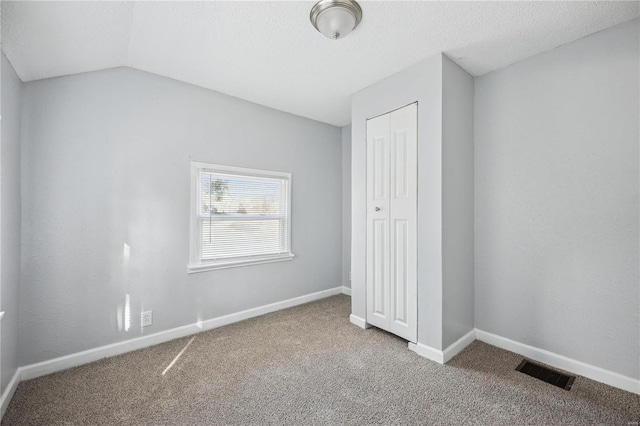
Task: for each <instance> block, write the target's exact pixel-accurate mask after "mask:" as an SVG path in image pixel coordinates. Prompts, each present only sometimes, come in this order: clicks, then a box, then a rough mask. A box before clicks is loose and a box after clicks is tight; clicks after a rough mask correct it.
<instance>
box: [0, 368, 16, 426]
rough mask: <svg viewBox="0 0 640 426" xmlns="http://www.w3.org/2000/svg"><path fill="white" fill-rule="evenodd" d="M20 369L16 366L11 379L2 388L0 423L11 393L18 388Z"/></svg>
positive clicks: (11, 396)
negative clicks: (4, 387) (3, 388)
mask: <svg viewBox="0 0 640 426" xmlns="http://www.w3.org/2000/svg"><path fill="white" fill-rule="evenodd" d="M20 379H21V378H20V369H19V368H18V369H17V370H16V372H15V374H14V375H13V377H12V378H11V381H10V382H9V384H8V385H7V388H6V389H5V390H4V393H3V394H2V396H0V423H2V417H3V416H4V412H5V411H7V407H8V406H9V403H10V402H11V398H13V394H14V393H15V392H16V389H17V388H18V384H19V383H20Z"/></svg>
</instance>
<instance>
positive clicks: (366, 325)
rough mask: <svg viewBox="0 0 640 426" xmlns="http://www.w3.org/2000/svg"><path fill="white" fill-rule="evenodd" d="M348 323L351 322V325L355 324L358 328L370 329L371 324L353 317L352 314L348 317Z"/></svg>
mask: <svg viewBox="0 0 640 426" xmlns="http://www.w3.org/2000/svg"><path fill="white" fill-rule="evenodd" d="M349 321H351V324H355V325H357V326H358V327H360V328H370V327H371V324H369V323H368V322H367V320H365V319H364V318H360V317H358V316H355V315H353V314H351V315H349Z"/></svg>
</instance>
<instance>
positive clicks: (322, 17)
mask: <svg viewBox="0 0 640 426" xmlns="http://www.w3.org/2000/svg"><path fill="white" fill-rule="evenodd" d="M309 19H311V23H312V24H313V26H314V27H316V29H317V30H318V31H320V32H321V33H322V34H323V35H324V36H326V37H328V38H330V39H333V40H337V39H339V38H345V37H346V36H347V35H349V33H351V31H353V30H354V29H355V28H356V27H357V26H358V24H359V23H360V21H361V20H362V9H361V8H360V5H359V4H358V3H356V2H355V1H354V0H320V1H319V2H318V3H316V4H315V5H314V6H313V8H311V14H310V15H309Z"/></svg>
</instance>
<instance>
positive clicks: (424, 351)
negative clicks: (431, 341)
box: [409, 342, 444, 364]
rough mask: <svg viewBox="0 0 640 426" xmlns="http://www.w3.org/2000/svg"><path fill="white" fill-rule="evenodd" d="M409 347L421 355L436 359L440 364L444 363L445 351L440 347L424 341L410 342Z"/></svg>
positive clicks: (432, 359)
mask: <svg viewBox="0 0 640 426" xmlns="http://www.w3.org/2000/svg"><path fill="white" fill-rule="evenodd" d="M409 349H410V350H412V351H414V352H415V353H417V354H418V355H420V356H421V357H424V358H427V359H430V360H431V361H435V362H437V363H438V364H444V352H443V351H441V350H440V349H436V348H432V347H431V346H427V345H425V344H423V343H413V342H409Z"/></svg>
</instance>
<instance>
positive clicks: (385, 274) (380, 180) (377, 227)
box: [367, 104, 418, 342]
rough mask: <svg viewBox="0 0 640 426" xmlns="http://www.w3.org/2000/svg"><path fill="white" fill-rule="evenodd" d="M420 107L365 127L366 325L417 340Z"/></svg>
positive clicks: (413, 105) (370, 121) (368, 122)
mask: <svg viewBox="0 0 640 426" xmlns="http://www.w3.org/2000/svg"><path fill="white" fill-rule="evenodd" d="M417 133H418V132H417V104H411V105H408V106H406V107H404V108H401V109H398V110H396V111H393V112H390V113H388V114H385V115H382V116H379V117H376V118H373V119H371V120H368V121H367V322H369V323H370V324H372V325H374V326H376V327H379V328H382V329H384V330H387V331H389V332H391V333H394V334H397V335H398V336H401V337H403V338H405V339H407V340H409V341H412V342H415V341H416V340H417V235H416V233H417V177H418V169H417V136H418V134H417Z"/></svg>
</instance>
